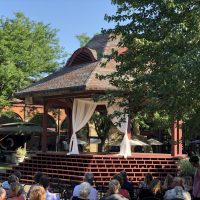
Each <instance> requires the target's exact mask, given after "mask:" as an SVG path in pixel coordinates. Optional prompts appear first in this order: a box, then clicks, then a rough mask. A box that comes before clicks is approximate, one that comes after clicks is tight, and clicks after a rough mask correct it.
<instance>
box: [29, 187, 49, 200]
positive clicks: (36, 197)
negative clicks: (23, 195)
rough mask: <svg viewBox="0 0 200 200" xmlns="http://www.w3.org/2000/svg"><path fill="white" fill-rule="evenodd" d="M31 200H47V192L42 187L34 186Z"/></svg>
mask: <svg viewBox="0 0 200 200" xmlns="http://www.w3.org/2000/svg"><path fill="white" fill-rule="evenodd" d="M29 200H46V192H45V190H44V188H43V187H42V186H33V188H32V189H31V191H30V198H29Z"/></svg>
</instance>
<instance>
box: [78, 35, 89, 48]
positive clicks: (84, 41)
mask: <svg viewBox="0 0 200 200" xmlns="http://www.w3.org/2000/svg"><path fill="white" fill-rule="evenodd" d="M76 39H77V40H78V41H79V42H80V47H84V46H85V45H86V44H87V43H88V42H89V41H90V39H91V38H90V37H89V36H87V33H81V34H79V35H76Z"/></svg>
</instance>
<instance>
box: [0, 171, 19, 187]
mask: <svg viewBox="0 0 200 200" xmlns="http://www.w3.org/2000/svg"><path fill="white" fill-rule="evenodd" d="M21 176H22V174H21V172H20V171H15V172H14V173H13V174H11V175H10V176H9V177H8V179H10V182H13V181H17V182H19V181H20V179H21ZM1 185H2V187H3V188H4V189H5V190H9V189H10V184H9V181H8V180H7V181H4V182H3V183H2V184H1Z"/></svg>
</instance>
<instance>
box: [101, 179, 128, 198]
mask: <svg viewBox="0 0 200 200" xmlns="http://www.w3.org/2000/svg"><path fill="white" fill-rule="evenodd" d="M120 189H121V185H120V183H119V181H118V180H116V179H113V180H112V181H110V183H109V185H108V191H107V193H106V195H105V197H103V198H102V200H103V199H104V200H128V199H127V198H125V197H124V196H123V195H121V194H119V191H120Z"/></svg>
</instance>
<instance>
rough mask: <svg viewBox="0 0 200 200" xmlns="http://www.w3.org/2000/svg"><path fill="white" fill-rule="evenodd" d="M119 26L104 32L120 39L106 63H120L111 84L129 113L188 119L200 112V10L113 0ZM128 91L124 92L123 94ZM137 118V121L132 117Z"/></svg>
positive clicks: (192, 4)
mask: <svg viewBox="0 0 200 200" xmlns="http://www.w3.org/2000/svg"><path fill="white" fill-rule="evenodd" d="M112 3H113V4H115V5H117V11H116V14H115V15H113V16H106V17H105V18H106V20H107V21H108V22H109V21H114V22H116V26H115V28H113V29H109V30H106V31H105V32H107V33H111V34H112V36H113V37H117V36H120V37H121V42H120V43H119V47H127V48H128V50H127V51H126V53H124V54H123V55H119V54H118V53H117V52H116V51H113V53H112V54H111V55H109V56H107V59H108V60H109V59H114V60H115V61H116V62H117V71H116V72H115V73H113V74H111V75H108V76H106V77H100V78H109V79H110V83H111V84H113V85H115V86H117V87H118V88H119V89H120V92H116V93H113V94H112V95H111V94H110V93H109V95H108V97H110V99H111V100H114V99H116V97H121V98H123V99H125V100H128V101H123V105H126V106H127V108H128V109H127V112H130V114H131V115H135V114H136V113H140V114H142V113H154V112H155V111H157V112H158V113H159V114H160V115H164V116H165V115H168V116H169V117H170V119H171V120H174V119H181V118H182V119H184V117H185V116H189V115H190V114H192V113H193V112H195V110H197V109H199V103H200V101H199V99H200V67H199V66H200V53H199V52H200V4H199V2H198V1H195V0H192V1H188V0H186V1H174V0H164V1H146V0H145V1H144V0H137V1H136V0H112ZM122 91H123V92H122ZM132 118H134V116H132Z"/></svg>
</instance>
